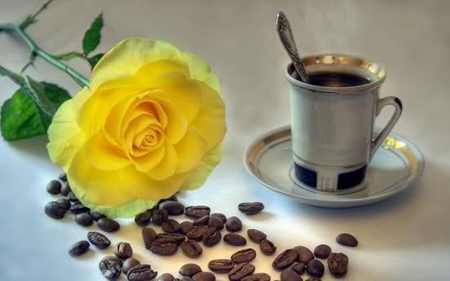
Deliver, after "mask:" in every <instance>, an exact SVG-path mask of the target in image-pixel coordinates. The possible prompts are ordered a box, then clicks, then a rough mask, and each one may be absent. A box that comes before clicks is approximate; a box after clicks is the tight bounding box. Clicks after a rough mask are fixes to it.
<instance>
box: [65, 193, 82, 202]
mask: <svg viewBox="0 0 450 281" xmlns="http://www.w3.org/2000/svg"><path fill="white" fill-rule="evenodd" d="M67 199H69V201H70V202H79V201H80V200H78V197H77V196H76V195H75V193H73V191H71V192H69V194H67Z"/></svg>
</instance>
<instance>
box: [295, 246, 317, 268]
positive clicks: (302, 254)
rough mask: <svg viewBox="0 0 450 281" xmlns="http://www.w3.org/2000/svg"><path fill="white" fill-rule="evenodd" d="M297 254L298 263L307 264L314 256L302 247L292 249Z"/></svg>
mask: <svg viewBox="0 0 450 281" xmlns="http://www.w3.org/2000/svg"><path fill="white" fill-rule="evenodd" d="M293 250H294V251H296V252H297V254H298V261H299V262H302V263H304V264H307V263H308V262H309V261H310V260H313V259H314V254H313V253H312V252H311V251H310V250H309V249H308V248H306V247H304V246H297V247H295V248H294V249H293Z"/></svg>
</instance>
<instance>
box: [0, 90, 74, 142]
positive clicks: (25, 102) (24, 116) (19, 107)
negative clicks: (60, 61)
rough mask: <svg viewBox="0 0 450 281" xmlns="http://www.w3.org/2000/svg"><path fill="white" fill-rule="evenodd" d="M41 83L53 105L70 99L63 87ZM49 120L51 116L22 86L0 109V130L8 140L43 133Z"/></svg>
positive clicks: (45, 131)
mask: <svg viewBox="0 0 450 281" xmlns="http://www.w3.org/2000/svg"><path fill="white" fill-rule="evenodd" d="M42 85H43V88H44V91H45V94H46V96H47V97H48V99H49V100H50V101H51V102H52V103H53V104H54V106H55V107H59V106H60V105H61V104H62V103H64V102H65V101H66V100H68V99H70V95H69V93H68V92H67V91H66V90H65V89H63V88H60V87H59V86H57V85H55V84H51V83H47V82H42ZM51 121H52V117H50V116H49V115H47V114H45V113H44V112H43V111H42V109H40V108H39V107H38V106H37V104H36V103H35V102H34V100H33V99H32V98H31V97H30V96H29V95H28V94H27V93H26V91H25V90H24V89H22V88H21V89H19V90H17V91H16V92H15V93H14V95H13V96H12V97H11V98H10V99H8V100H6V101H5V103H4V104H3V106H2V109H1V119H0V126H1V132H2V135H3V138H4V139H5V140H8V141H13V140H18V139H24V138H29V137H33V136H37V135H44V134H46V133H47V129H48V127H49V126H50V123H51Z"/></svg>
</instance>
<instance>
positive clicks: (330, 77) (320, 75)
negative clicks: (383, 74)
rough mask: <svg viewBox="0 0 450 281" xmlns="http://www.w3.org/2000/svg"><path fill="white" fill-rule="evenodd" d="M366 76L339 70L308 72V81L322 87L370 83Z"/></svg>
mask: <svg viewBox="0 0 450 281" xmlns="http://www.w3.org/2000/svg"><path fill="white" fill-rule="evenodd" d="M370 82H371V80H370V79H369V78H367V77H362V76H358V75H355V74H349V73H339V72H328V71H327V72H315V73H311V74H309V83H310V84H313V85H317V86H324V87H353V86H360V85H364V84H368V83H370Z"/></svg>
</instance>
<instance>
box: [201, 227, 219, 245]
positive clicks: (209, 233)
mask: <svg viewBox="0 0 450 281" xmlns="http://www.w3.org/2000/svg"><path fill="white" fill-rule="evenodd" d="M220 240H222V233H220V231H219V230H217V228H215V227H208V228H207V229H206V230H205V231H204V232H203V237H202V241H203V244H205V246H208V247H212V246H214V245H216V244H217V243H219V242H220Z"/></svg>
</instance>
